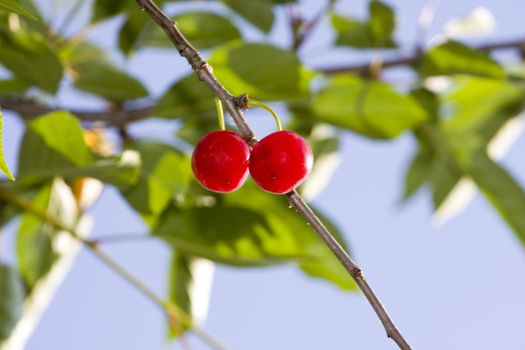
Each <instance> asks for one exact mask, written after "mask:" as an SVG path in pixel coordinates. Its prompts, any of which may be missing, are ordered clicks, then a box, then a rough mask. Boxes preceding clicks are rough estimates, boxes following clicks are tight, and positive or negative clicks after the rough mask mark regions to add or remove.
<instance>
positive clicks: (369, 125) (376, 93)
mask: <svg viewBox="0 0 525 350" xmlns="http://www.w3.org/2000/svg"><path fill="white" fill-rule="evenodd" d="M312 108H313V112H314V116H315V118H316V119H317V120H320V121H323V122H326V123H330V124H334V125H336V126H339V127H343V128H348V129H350V130H353V131H355V132H357V133H360V134H363V135H365V136H369V137H372V138H387V139H388V138H394V137H396V136H398V135H399V134H401V133H402V132H404V131H406V130H408V129H411V128H414V127H416V126H418V125H419V124H420V123H421V122H423V121H425V120H426V119H427V118H428V116H427V114H426V112H425V110H423V109H422V108H421V107H420V106H419V104H418V103H416V102H415V101H414V100H413V98H412V97H410V96H405V95H401V94H400V93H398V92H397V91H396V90H394V89H393V88H392V87H391V86H390V85H388V84H385V83H380V82H375V81H369V80H363V79H361V78H358V77H356V76H352V75H344V76H343V75H341V76H338V77H335V78H332V79H330V80H329V81H328V83H327V84H326V86H325V87H324V88H323V89H322V90H321V91H319V92H318V93H317V94H315V95H314V97H313V100H312Z"/></svg>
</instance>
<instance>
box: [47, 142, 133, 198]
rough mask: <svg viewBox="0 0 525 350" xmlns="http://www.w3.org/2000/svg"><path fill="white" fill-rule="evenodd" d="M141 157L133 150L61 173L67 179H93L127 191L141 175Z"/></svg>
mask: <svg viewBox="0 0 525 350" xmlns="http://www.w3.org/2000/svg"><path fill="white" fill-rule="evenodd" d="M140 165H141V159H140V155H139V154H138V153H137V152H135V151H132V150H126V151H124V152H123V153H122V154H121V155H120V156H116V157H108V158H104V159H100V160H98V161H96V162H94V163H92V164H90V165H88V166H85V167H77V168H72V169H70V170H68V171H64V172H61V173H60V174H55V175H60V176H63V177H65V178H74V177H92V178H95V179H97V180H100V181H102V182H104V183H106V184H109V185H113V186H115V187H117V188H118V189H120V190H126V189H128V188H129V187H131V186H132V185H133V184H135V183H136V182H137V179H138V177H139V174H140Z"/></svg>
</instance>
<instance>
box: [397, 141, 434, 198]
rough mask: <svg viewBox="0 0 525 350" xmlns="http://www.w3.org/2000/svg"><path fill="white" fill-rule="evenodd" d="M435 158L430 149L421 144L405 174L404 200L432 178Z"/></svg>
mask: <svg viewBox="0 0 525 350" xmlns="http://www.w3.org/2000/svg"><path fill="white" fill-rule="evenodd" d="M433 160H434V159H433V153H432V152H431V151H430V149H429V148H427V147H421V146H420V148H419V151H418V152H417V153H416V155H415V156H414V157H413V158H412V161H411V162H410V165H409V166H408V168H407V171H406V174H405V184H404V192H403V200H408V199H409V198H410V197H412V196H413V195H414V194H415V193H416V192H417V191H418V190H419V189H420V188H421V187H422V186H423V185H424V184H425V183H426V182H427V181H428V180H429V179H430V178H431V176H432V164H433Z"/></svg>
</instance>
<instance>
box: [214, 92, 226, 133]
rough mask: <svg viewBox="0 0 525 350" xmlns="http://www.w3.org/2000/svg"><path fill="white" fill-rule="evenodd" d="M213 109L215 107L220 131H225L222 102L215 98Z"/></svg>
mask: <svg viewBox="0 0 525 350" xmlns="http://www.w3.org/2000/svg"><path fill="white" fill-rule="evenodd" d="M215 107H217V116H218V118H219V128H220V129H221V130H226V125H225V123H224V111H223V109H222V102H221V100H219V99H218V98H217V97H215Z"/></svg>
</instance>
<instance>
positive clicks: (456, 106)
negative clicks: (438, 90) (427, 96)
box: [443, 77, 525, 142]
mask: <svg viewBox="0 0 525 350" xmlns="http://www.w3.org/2000/svg"><path fill="white" fill-rule="evenodd" d="M524 99H525V89H524V88H523V87H522V86H519V85H513V84H511V83H508V82H506V81H504V80H494V79H486V78H475V77H471V78H468V79H464V80H462V83H461V84H460V86H459V87H458V88H457V89H456V90H455V91H454V92H452V93H451V94H449V95H447V96H446V97H445V100H444V103H445V104H446V105H447V106H449V107H450V108H449V110H451V113H450V116H448V118H446V120H445V121H444V125H443V129H444V130H445V131H446V132H448V133H462V132H468V131H470V132H472V131H481V130H482V129H483V128H485V126H490V125H492V124H493V123H494V122H497V121H498V120H499V122H498V123H497V124H499V125H497V126H496V128H495V130H492V133H491V135H487V136H488V137H487V139H486V142H488V141H490V139H491V138H492V136H494V134H495V133H496V132H497V130H498V129H499V127H501V125H502V124H503V122H505V121H507V120H508V119H510V118H513V117H515V116H516V115H517V114H518V113H519V112H520V110H521V108H522V107H523V105H524ZM480 101H483V103H480ZM492 129H494V128H492Z"/></svg>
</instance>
